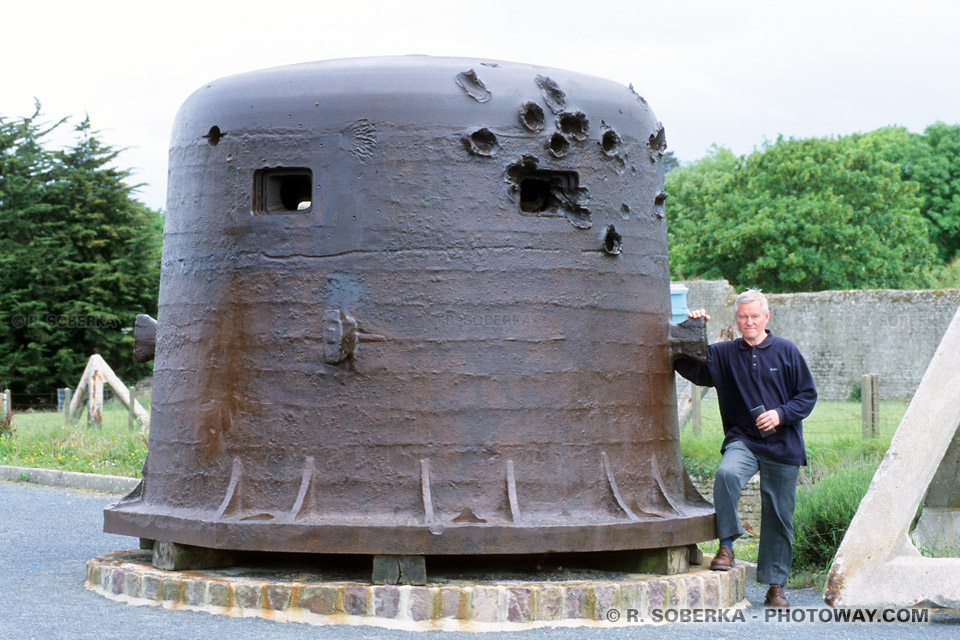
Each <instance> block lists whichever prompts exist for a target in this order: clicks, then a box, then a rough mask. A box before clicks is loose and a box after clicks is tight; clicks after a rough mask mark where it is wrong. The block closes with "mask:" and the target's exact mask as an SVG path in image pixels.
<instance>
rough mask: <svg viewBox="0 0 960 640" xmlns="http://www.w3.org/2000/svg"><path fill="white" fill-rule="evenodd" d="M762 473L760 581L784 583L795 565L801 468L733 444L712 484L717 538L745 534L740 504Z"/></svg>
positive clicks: (758, 579)
mask: <svg viewBox="0 0 960 640" xmlns="http://www.w3.org/2000/svg"><path fill="white" fill-rule="evenodd" d="M758 470H759V471H760V509H761V511H760V552H759V554H758V556H757V582H762V583H764V584H779V585H782V584H785V583H786V581H787V575H788V574H789V573H790V564H791V562H793V507H794V504H795V502H796V492H797V476H798V475H799V473H800V467H798V466H796V465H792V464H784V463H782V462H776V461H774V460H771V459H769V458H764V457H762V456H758V455H757V454H755V453H753V452H752V451H750V449H749V448H748V447H747V445H745V444H744V443H742V442H732V443H730V444H729V445H728V446H727V449H726V451H724V452H723V459H722V460H721V461H720V467H719V469H717V479H716V481H715V482H714V485H713V507H714V509H715V510H716V512H717V537H718V538H720V539H721V540H723V539H724V538H732V537H737V536H740V535H742V534H743V527H742V526H741V525H740V518H739V517H737V503H738V502H740V492H741V491H743V487H744V486H746V484H747V482H748V481H749V480H750V478H751V477H753V474H755V473H756V472H757V471H758Z"/></svg>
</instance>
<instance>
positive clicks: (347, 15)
mask: <svg viewBox="0 0 960 640" xmlns="http://www.w3.org/2000/svg"><path fill="white" fill-rule="evenodd" d="M0 24H2V25H3V26H2V38H0V42H2V45H3V61H2V62H0V115H2V116H4V117H6V118H12V117H17V116H23V115H29V114H30V113H32V110H33V99H34V98H37V99H39V100H40V101H41V102H42V103H43V108H44V113H45V114H46V115H47V117H48V118H49V119H54V118H59V117H63V116H70V117H71V118H72V122H74V123H76V122H77V121H79V119H80V118H81V117H82V116H83V114H89V115H90V118H91V121H92V123H93V126H94V128H95V129H97V130H100V131H101V132H102V136H103V138H104V139H105V140H106V141H107V142H109V143H110V144H113V145H115V146H119V147H126V148H128V150H127V151H126V152H124V154H123V155H122V156H120V159H119V161H118V163H119V165H120V166H123V167H134V168H135V169H136V171H137V175H136V180H137V181H138V182H144V183H146V185H145V186H144V187H143V188H142V189H141V190H140V191H139V193H138V197H139V198H140V199H141V200H143V201H144V202H146V203H147V204H148V205H150V206H152V207H165V199H166V170H167V146H168V142H169V136H170V131H171V127H172V126H173V118H174V115H175V114H176V112H177V109H178V108H179V106H180V104H181V103H182V102H183V101H184V100H185V99H186V98H187V96H189V95H190V94H191V93H192V92H193V91H194V90H196V89H198V88H200V86H202V85H203V84H204V83H205V82H208V81H210V80H213V79H216V78H220V77H223V76H226V75H231V74H235V73H241V72H244V71H251V70H254V69H261V68H266V67H274V66H279V65H284V64H292V63H297V62H307V61H311V60H324V59H331V58H346V57H356V56H374V55H392V54H411V53H418V54H429V55H452V56H467V57H477V58H484V59H498V60H509V61H515V62H526V63H531V64H539V65H544V66H550V67H559V68H564V69H570V70H573V71H579V72H584V73H589V74H593V75H597V76H602V77H606V78H610V79H612V80H616V81H618V82H621V83H623V84H628V83H633V85H634V87H635V88H636V89H637V91H638V92H639V93H640V94H641V95H643V96H644V97H645V98H646V99H647V100H648V102H649V103H650V105H651V106H652V107H653V109H654V112H655V113H656V114H657V117H658V118H659V119H660V120H661V121H662V122H663V123H664V126H665V127H666V131H667V141H668V143H669V146H670V149H672V150H673V151H674V152H675V153H676V155H677V157H678V158H679V159H680V160H681V161H691V160H695V159H697V158H699V157H701V156H703V155H704V153H705V152H706V151H707V149H708V147H709V146H710V145H711V144H712V143H717V144H720V145H724V146H727V147H729V148H731V149H733V151H734V152H736V153H738V154H742V153H749V152H750V151H751V150H753V149H754V148H755V147H759V146H761V145H762V144H763V142H764V140H765V139H771V140H772V139H775V138H776V137H777V135H779V134H783V135H785V136H794V137H806V136H827V135H836V134H847V133H852V132H855V131H869V130H871V129H875V128H877V127H881V126H885V125H894V124H895V125H903V126H906V127H907V128H909V129H910V130H912V131H918V132H919V131H922V130H923V129H924V127H926V126H927V125H929V124H931V123H933V122H936V121H938V120H940V121H944V122H949V123H957V122H960V1H958V0H911V1H906V2H905V1H902V0H901V1H899V2H892V1H890V2H888V1H886V0H861V1H859V2H854V1H850V0H833V1H821V0H814V1H806V0H793V1H791V2H779V1H776V0H741V1H737V0H714V1H709V0H690V1H682V0H674V1H672V2H671V1H667V0H664V1H661V2H649V1H647V0H633V1H629V2H620V1H614V0H575V1H574V0H553V1H552V2H539V1H538V0H523V1H518V0H509V1H500V0H496V1H491V2H464V1H462V0H461V1H460V2H458V1H457V0H445V1H442V2H440V1H435V0H407V1H403V0H394V1H380V0H377V1H373V2H365V1H364V0H342V1H337V2H329V1H326V0H314V1H312V2H305V1H301V0H280V1H278V0H265V1H263V2H252V1H250V0H234V1H232V2H206V1H205V0H192V1H190V2H182V1H179V0H175V1H170V0H166V1H162V2H137V1H136V0H125V1H122V2H119V1H118V2H115V1H113V0H104V1H99V0H88V1H87V2H78V1H77V0H67V1H55V0H31V1H30V2H10V3H6V4H5V5H4V7H3V8H2V9H0Z"/></svg>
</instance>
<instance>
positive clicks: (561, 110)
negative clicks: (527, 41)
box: [105, 56, 715, 555]
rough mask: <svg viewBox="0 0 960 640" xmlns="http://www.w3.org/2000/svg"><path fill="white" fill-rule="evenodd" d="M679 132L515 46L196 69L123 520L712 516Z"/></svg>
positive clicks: (520, 529)
mask: <svg viewBox="0 0 960 640" xmlns="http://www.w3.org/2000/svg"><path fill="white" fill-rule="evenodd" d="M478 69H479V70H480V73H479V74H478V73H477V71H476V70H478ZM481 75H482V78H481ZM664 145H665V138H664V136H663V132H662V127H661V126H660V124H659V123H658V121H657V119H656V117H655V116H654V114H653V113H652V112H651V111H650V109H649V107H648V106H647V104H646V102H644V101H643V100H642V99H638V97H637V96H636V95H635V94H634V93H633V92H632V91H631V89H628V88H626V87H623V86H621V85H619V84H616V83H614V82H610V81H607V80H602V79H599V78H594V77H590V76H584V75H580V74H575V73H570V72H566V71H562V70H559V69H546V68H542V67H537V66H532V65H524V64H514V63H507V62H502V63H493V62H478V61H476V60H466V59H446V58H429V57H422V56H410V57H396V58H373V59H354V60H335V61H327V62H317V63H311V64H302V65H296V66H291V67H283V68H279V69H268V70H265V71H257V72H253V73H247V74H243V75H239V76H233V77H228V78H223V79H221V80H216V81H214V82H211V83H209V84H208V85H206V86H205V87H203V88H202V89H200V90H199V91H197V92H196V93H195V94H194V95H193V96H191V97H190V98H189V99H188V100H187V101H186V103H185V104H184V105H183V107H182V108H181V109H180V112H179V114H178V117H177V120H176V124H175V127H174V133H173V138H172V142H171V148H170V181H169V192H168V201H167V214H166V220H165V229H164V248H163V266H162V277H161V292H160V304H159V317H158V321H159V324H158V327H157V338H156V358H155V361H154V362H155V364H154V395H153V407H152V408H153V413H152V421H151V423H152V424H151V433H150V442H149V468H148V469H147V468H145V470H144V479H143V482H142V483H141V486H140V487H139V488H138V490H137V492H135V493H134V494H131V495H130V496H129V497H128V498H126V499H124V500H122V501H121V502H120V503H118V504H117V505H115V506H113V507H110V508H108V509H107V511H106V513H105V529H106V530H107V531H108V532H112V533H119V534H126V535H131V536H137V537H140V538H144V539H150V540H160V541H165V542H175V543H179V544H182V545H192V546H196V547H206V548H218V549H227V550H263V551H292V552H323V553H362V554H377V555H411V554H420V555H422V554H502V553H508V554H509V553H543V552H552V551H556V552H577V551H610V550H625V549H645V548H658V547H670V546H682V545H687V544H691V543H695V542H699V541H703V540H707V539H710V538H712V537H714V534H715V531H714V516H713V510H712V507H711V506H710V505H709V504H708V503H707V502H706V501H705V500H703V498H702V497H701V496H700V495H699V494H698V493H697V491H696V489H695V488H694V487H693V484H692V483H691V482H690V479H689V477H688V475H687V473H686V470H685V469H684V467H683V462H682V460H681V458H680V446H679V439H678V428H677V416H676V404H675V390H674V375H673V370H672V366H671V362H672V358H673V357H676V355H677V354H678V353H684V354H688V355H691V354H692V355H695V354H696V353H698V352H697V344H696V343H697V341H698V340H700V341H703V345H702V346H703V347H705V341H704V340H703V332H702V331H700V333H699V334H697V333H696V332H695V331H693V333H691V331H690V330H687V331H684V330H683V329H675V328H671V325H670V322H669V320H668V318H669V315H670V294H669V275H668V265H667V234H666V223H665V221H664V219H663V211H662V205H663V201H662V198H663V196H662V189H663V166H662V163H661V162H660V161H659V158H660V155H659V154H660V152H662V149H663V146H664ZM138 340H139V335H138ZM144 340H146V338H144ZM144 344H146V343H145V342H144ZM144 348H145V347H144ZM139 352H142V350H140V349H139V347H138V353H139Z"/></svg>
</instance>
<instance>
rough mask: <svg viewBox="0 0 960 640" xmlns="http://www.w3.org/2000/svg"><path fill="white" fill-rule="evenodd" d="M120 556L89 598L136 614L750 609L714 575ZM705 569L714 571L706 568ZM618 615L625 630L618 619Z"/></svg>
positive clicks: (101, 569) (521, 619)
mask: <svg viewBox="0 0 960 640" xmlns="http://www.w3.org/2000/svg"><path fill="white" fill-rule="evenodd" d="M130 554H131V552H130V551H114V552H111V553H108V554H104V555H102V556H99V557H97V558H93V559H92V560H89V561H88V562H87V580H86V588H87V589H90V590H92V591H96V592H98V593H100V594H102V595H104V596H106V597H108V598H111V599H114V600H119V601H122V602H127V603H130V604H152V605H162V606H164V607H167V608H176V609H190V610H195V611H206V612H208V613H213V614H221V615H232V616H243V617H252V616H256V617H261V618H267V619H270V620H278V621H285V622H305V623H309V624H317V625H324V624H354V625H355V624H363V625H373V626H381V627H389V628H402V629H410V630H428V629H445V630H459V631H502V630H519V629H527V628H533V627H544V626H585V625H589V626H604V627H612V626H626V625H628V624H634V623H635V622H636V621H635V620H628V619H627V613H626V612H627V610H628V609H636V610H637V612H638V618H639V620H640V621H648V622H649V621H651V612H652V611H653V610H655V609H659V610H668V609H713V610H719V609H733V608H735V607H742V606H745V605H746V604H747V603H746V602H745V598H746V569H745V568H744V567H743V566H737V567H734V569H732V570H730V571H724V572H717V571H709V570H708V569H706V568H701V569H697V570H693V571H690V572H688V573H683V574H677V575H672V576H639V575H637V577H635V578H630V579H627V580H622V581H600V580H586V581H585V580H578V581H573V580H571V581H563V582H552V583H551V582H503V583H496V584H494V583H482V582H475V583H472V584H459V585H434V586H424V587H414V586H390V585H376V586H374V585H369V584H362V583H356V582H303V581H292V582H291V581H284V582H279V581H277V582H270V581H265V580H256V579H252V578H234V577H228V576H220V575H216V576H215V575H204V572H199V571H190V572H177V571H159V570H157V569H154V568H153V567H152V566H151V565H150V564H149V563H145V562H137V561H134V560H133V559H131V557H130ZM702 566H704V567H705V565H702ZM611 610H617V611H618V613H619V614H621V615H620V619H619V622H615V621H610V620H609V619H608V617H607V615H608V612H609V611H611Z"/></svg>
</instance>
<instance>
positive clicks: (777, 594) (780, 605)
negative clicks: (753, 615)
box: [763, 584, 790, 609]
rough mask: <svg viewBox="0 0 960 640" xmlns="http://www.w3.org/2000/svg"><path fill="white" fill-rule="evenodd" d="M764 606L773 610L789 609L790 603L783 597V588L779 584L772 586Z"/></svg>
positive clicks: (764, 600)
mask: <svg viewBox="0 0 960 640" xmlns="http://www.w3.org/2000/svg"><path fill="white" fill-rule="evenodd" d="M763 606H765V607H771V608H773V609H789V608H790V603H789V602H787V597H786V596H785V595H783V587H781V586H780V585H778V584H772V585H770V588H769V589H767V597H766V598H764V599H763Z"/></svg>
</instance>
